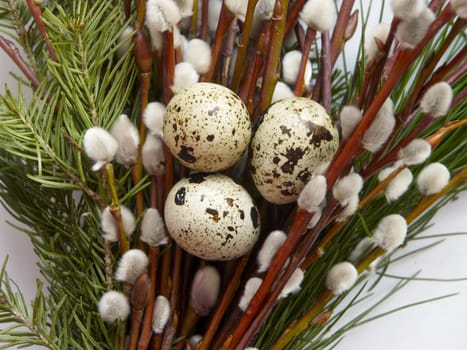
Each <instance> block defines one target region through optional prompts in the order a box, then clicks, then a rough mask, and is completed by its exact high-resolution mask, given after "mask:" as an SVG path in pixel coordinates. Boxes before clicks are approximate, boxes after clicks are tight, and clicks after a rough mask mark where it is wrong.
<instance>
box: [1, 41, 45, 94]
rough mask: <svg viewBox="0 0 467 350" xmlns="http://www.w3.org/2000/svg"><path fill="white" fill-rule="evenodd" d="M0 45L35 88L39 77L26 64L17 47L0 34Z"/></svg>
mask: <svg viewBox="0 0 467 350" xmlns="http://www.w3.org/2000/svg"><path fill="white" fill-rule="evenodd" d="M0 47H1V48H2V49H3V51H5V53H6V54H7V55H8V56H9V57H10V58H11V59H12V60H13V62H15V64H16V66H17V67H18V68H19V70H20V71H21V72H22V73H23V74H24V75H25V76H26V78H27V79H28V80H29V81H30V82H31V85H32V87H33V88H34V89H37V87H38V86H39V83H40V82H39V79H38V78H37V76H36V73H35V72H34V71H33V70H32V69H31V68H30V67H29V66H28V65H27V63H26V61H25V60H24V59H23V57H21V54H20V53H19V50H18V48H17V47H16V46H15V44H13V42H11V41H10V40H8V39H5V38H4V37H3V36H1V35H0Z"/></svg>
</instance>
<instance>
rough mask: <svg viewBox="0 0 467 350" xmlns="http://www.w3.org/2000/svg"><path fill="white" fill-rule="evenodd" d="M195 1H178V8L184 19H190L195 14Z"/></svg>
mask: <svg viewBox="0 0 467 350" xmlns="http://www.w3.org/2000/svg"><path fill="white" fill-rule="evenodd" d="M193 3H194V0H177V5H178V8H179V9H180V14H181V15H182V17H183V18H184V17H190V16H191V15H192V14H193Z"/></svg>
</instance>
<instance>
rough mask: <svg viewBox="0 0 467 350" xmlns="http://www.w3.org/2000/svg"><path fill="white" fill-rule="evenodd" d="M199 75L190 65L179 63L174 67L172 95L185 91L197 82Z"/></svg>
mask: <svg viewBox="0 0 467 350" xmlns="http://www.w3.org/2000/svg"><path fill="white" fill-rule="evenodd" d="M198 79H199V74H198V73H197V72H196V69H195V68H194V67H193V65H192V64H191V63H188V62H181V63H178V64H177V65H176V66H175V72H174V84H173V85H172V87H171V88H172V91H173V93H174V94H177V93H179V92H180V91H182V90H183V89H187V88H189V87H190V86H193V85H194V84H196V83H197V82H198Z"/></svg>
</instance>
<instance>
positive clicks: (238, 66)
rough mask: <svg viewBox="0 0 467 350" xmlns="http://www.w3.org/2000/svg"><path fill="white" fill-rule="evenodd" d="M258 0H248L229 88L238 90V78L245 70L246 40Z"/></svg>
mask: <svg viewBox="0 0 467 350" xmlns="http://www.w3.org/2000/svg"><path fill="white" fill-rule="evenodd" d="M257 3H258V0H248V8H247V11H246V17H245V22H244V24H243V32H242V35H241V37H240V40H239V42H238V44H237V46H238V51H237V60H236V62H235V69H234V74H233V77H232V84H231V89H232V90H233V91H236V92H238V89H239V87H240V80H241V78H242V72H244V71H245V69H244V68H245V66H244V64H245V57H246V53H247V48H248V41H249V40H250V33H251V25H252V24H253V18H254V14H255V7H256V4H257Z"/></svg>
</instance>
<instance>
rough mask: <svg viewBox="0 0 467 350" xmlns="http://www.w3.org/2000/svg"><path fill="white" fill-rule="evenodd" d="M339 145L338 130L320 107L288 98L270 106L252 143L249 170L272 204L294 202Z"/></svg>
mask: <svg viewBox="0 0 467 350" xmlns="http://www.w3.org/2000/svg"><path fill="white" fill-rule="evenodd" d="M338 145H339V134H338V130H337V128H336V126H335V125H334V124H333V122H332V120H331V118H330V117H329V115H328V114H327V112H326V110H325V109H324V108H323V107H322V106H321V105H320V104H319V103H317V102H314V101H312V100H310V99H307V98H303V97H290V98H284V99H282V100H280V101H278V102H276V103H274V104H272V105H271V106H270V107H269V108H268V110H267V111H266V112H265V114H264V115H263V116H262V118H261V120H260V121H259V123H258V125H257V127H256V131H255V134H254V136H253V138H252V142H251V160H250V166H251V173H252V177H253V180H254V183H255V185H256V187H257V189H258V191H259V192H260V193H261V195H262V196H263V197H264V198H265V199H266V200H268V201H269V202H272V203H275V204H285V203H291V202H293V201H295V200H296V199H297V197H298V195H299V193H300V192H301V190H302V189H303V187H304V185H305V184H306V183H307V182H308V180H309V179H310V177H311V176H312V175H313V174H314V173H315V172H316V170H317V169H318V168H319V166H320V165H322V164H323V163H325V162H328V161H330V160H331V159H332V157H333V156H334V153H335V152H336V150H337V147H338Z"/></svg>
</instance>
